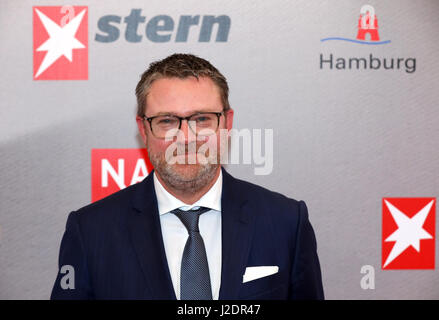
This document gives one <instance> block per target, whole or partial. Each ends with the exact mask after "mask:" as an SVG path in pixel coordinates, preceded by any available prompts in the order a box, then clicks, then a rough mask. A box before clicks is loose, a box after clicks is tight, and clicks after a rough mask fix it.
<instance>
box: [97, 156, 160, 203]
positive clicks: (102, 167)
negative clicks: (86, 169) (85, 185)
mask: <svg viewBox="0 0 439 320" xmlns="http://www.w3.org/2000/svg"><path fill="white" fill-rule="evenodd" d="M152 169H153V167H152V164H151V162H150V161H149V158H148V153H147V152H146V149H93V150H92V151H91V201H92V202H95V201H97V200H99V199H102V198H104V197H106V196H109V195H110V194H112V193H114V192H117V191H119V190H121V189H124V188H126V187H128V186H130V185H133V184H135V183H137V182H141V181H142V180H143V179H144V178H145V177H146V176H147V175H148V174H149V173H150V172H151V171H152Z"/></svg>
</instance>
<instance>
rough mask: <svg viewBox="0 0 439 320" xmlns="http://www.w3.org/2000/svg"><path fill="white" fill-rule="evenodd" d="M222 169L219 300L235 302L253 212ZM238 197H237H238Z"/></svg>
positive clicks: (250, 232) (243, 269)
mask: <svg viewBox="0 0 439 320" xmlns="http://www.w3.org/2000/svg"><path fill="white" fill-rule="evenodd" d="M222 170H223V191H222V196H221V220H222V265H221V287H220V293H219V299H220V300H233V299H238V294H239V287H240V285H241V283H242V276H243V274H244V271H245V267H246V265H247V260H248V255H249V252H250V245H251V241H252V237H253V231H254V227H253V226H254V212H252V210H251V208H250V203H249V202H248V201H247V199H246V198H245V197H243V190H242V189H239V185H238V184H237V181H236V179H235V178H233V177H232V176H231V175H229V174H228V173H227V172H226V171H225V170H224V169H222ZM238 195H239V197H238Z"/></svg>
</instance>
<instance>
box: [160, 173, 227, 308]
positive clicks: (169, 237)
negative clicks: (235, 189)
mask: <svg viewBox="0 0 439 320" xmlns="http://www.w3.org/2000/svg"><path fill="white" fill-rule="evenodd" d="M222 184H223V176H222V172H221V171H220V174H219V176H218V178H217V180H216V182H215V184H214V185H213V186H212V187H211V188H210V189H209V191H207V192H206V193H205V194H204V195H203V196H202V197H201V198H200V199H199V200H198V201H197V202H195V203H194V204H192V205H188V204H186V203H184V202H182V201H180V200H179V199H177V198H176V197H174V196H173V195H172V194H170V193H169V192H168V191H166V189H165V188H164V187H163V185H162V184H161V183H160V181H159V180H158V179H157V177H156V175H155V172H154V188H155V192H156V195H157V204H158V209H159V215H160V226H161V229H162V235H163V243H164V246H165V252H166V258H167V260H168V266H169V271H170V273H171V279H172V284H173V286H174V291H175V296H176V297H177V299H178V300H180V271H181V260H182V257H183V250H184V246H185V245H186V241H187V239H188V237H189V234H188V231H187V229H186V227H185V226H184V225H183V223H182V222H181V221H180V219H179V218H178V217H177V216H176V215H175V214H173V213H171V212H170V211H171V210H174V209H177V208H179V209H181V210H185V211H187V210H191V209H193V208H195V209H197V208H198V207H207V208H210V209H211V210H210V211H207V212H205V213H203V214H202V215H200V220H199V229H200V234H201V236H202V237H203V241H204V246H205V247H206V254H207V262H208V264H209V274H210V283H211V286H212V298H213V299H214V300H218V297H219V289H220V284H221V192H222Z"/></svg>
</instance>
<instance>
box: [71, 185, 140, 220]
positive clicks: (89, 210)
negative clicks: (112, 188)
mask: <svg viewBox="0 0 439 320" xmlns="http://www.w3.org/2000/svg"><path fill="white" fill-rule="evenodd" d="M142 183H144V182H140V183H136V184H134V185H131V186H128V187H126V188H124V189H122V190H119V191H117V192H115V193H113V194H111V195H109V196H106V197H104V198H102V199H100V200H97V201H95V202H93V203H90V204H88V205H86V206H84V207H81V208H79V209H77V210H75V211H74V214H75V215H76V217H77V218H78V219H79V220H80V221H82V222H88V221H90V220H91V221H94V222H102V221H103V220H105V221H111V220H119V219H120V218H121V217H122V216H123V215H125V214H126V213H127V211H128V210H132V208H133V205H134V203H133V199H135V196H136V194H137V193H139V191H140V190H139V189H141V188H142V187H143V186H142ZM147 196H148V195H145V197H147Z"/></svg>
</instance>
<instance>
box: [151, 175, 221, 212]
mask: <svg viewBox="0 0 439 320" xmlns="http://www.w3.org/2000/svg"><path fill="white" fill-rule="evenodd" d="M153 176H154V177H153V178H154V188H155V193H156V196H157V204H158V209H159V214H160V215H162V214H165V213H168V212H170V211H171V210H174V209H177V208H180V209H182V210H191V209H192V208H194V207H207V208H210V209H213V210H217V211H221V192H222V186H223V173H222V170H220V174H219V176H218V178H217V179H216V181H215V183H214V184H213V186H212V187H211V188H210V189H209V191H207V192H206V193H205V194H204V195H203V196H202V197H201V198H200V199H199V200H198V201H196V202H195V203H194V204H192V205H189V204H187V203H184V202H183V201H181V200H179V199H177V198H176V197H174V196H173V195H172V194H170V193H169V192H168V191H166V189H165V188H164V187H163V185H162V184H161V183H160V181H159V179H158V178H157V176H156V175H155V171H154V173H153Z"/></svg>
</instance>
